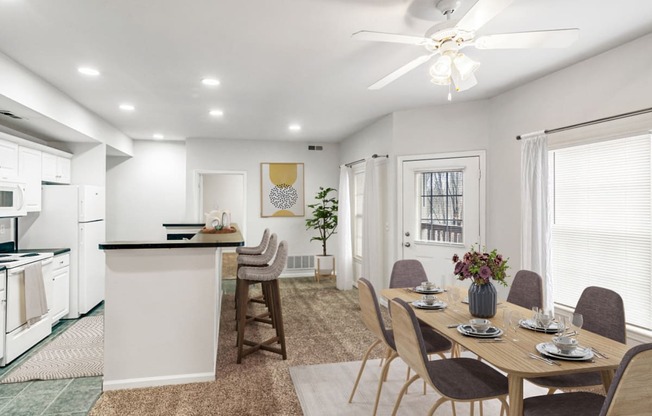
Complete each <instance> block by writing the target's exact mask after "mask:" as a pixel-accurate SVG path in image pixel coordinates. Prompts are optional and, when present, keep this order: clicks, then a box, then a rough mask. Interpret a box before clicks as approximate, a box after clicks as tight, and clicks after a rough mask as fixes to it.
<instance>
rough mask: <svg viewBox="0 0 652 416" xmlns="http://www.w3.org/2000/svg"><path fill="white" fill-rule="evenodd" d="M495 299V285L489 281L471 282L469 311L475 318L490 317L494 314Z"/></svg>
mask: <svg viewBox="0 0 652 416" xmlns="http://www.w3.org/2000/svg"><path fill="white" fill-rule="evenodd" d="M497 299H498V293H497V292H496V287H495V286H494V285H493V284H492V283H491V282H488V283H485V284H483V285H479V284H477V283H475V282H473V284H471V286H470V287H469V312H470V313H471V315H472V316H475V317H477V318H492V317H493V316H494V315H496V303H497Z"/></svg>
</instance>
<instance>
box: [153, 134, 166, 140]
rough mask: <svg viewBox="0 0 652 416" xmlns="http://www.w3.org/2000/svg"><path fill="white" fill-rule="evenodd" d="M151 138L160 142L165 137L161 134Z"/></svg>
mask: <svg viewBox="0 0 652 416" xmlns="http://www.w3.org/2000/svg"><path fill="white" fill-rule="evenodd" d="M152 137H153V138H154V139H156V140H162V139H163V138H164V137H165V136H163V135H162V134H161V133H154V134H152Z"/></svg>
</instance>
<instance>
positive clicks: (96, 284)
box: [18, 185, 106, 318]
mask: <svg viewBox="0 0 652 416" xmlns="http://www.w3.org/2000/svg"><path fill="white" fill-rule="evenodd" d="M104 214H105V191H104V188H103V187H99V186H89V185H43V199H42V209H41V212H37V213H30V214H29V215H27V216H26V217H21V218H19V219H18V247H19V248H20V249H29V248H39V249H43V248H70V312H69V314H68V315H66V318H78V317H79V316H80V315H83V314H85V313H87V312H88V311H90V310H91V309H93V307H95V306H96V305H97V304H99V303H100V302H101V301H103V300H104V276H105V261H104V252H103V251H102V250H100V249H99V247H98V245H99V244H100V243H102V242H104V241H105V236H106V231H105V222H104Z"/></svg>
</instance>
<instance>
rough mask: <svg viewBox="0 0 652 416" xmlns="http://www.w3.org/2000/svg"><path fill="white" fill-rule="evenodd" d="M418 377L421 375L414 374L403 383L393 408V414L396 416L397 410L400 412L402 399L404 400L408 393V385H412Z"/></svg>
mask: <svg viewBox="0 0 652 416" xmlns="http://www.w3.org/2000/svg"><path fill="white" fill-rule="evenodd" d="M418 378H419V375H418V374H415V375H413V376H412V378H411V379H409V380H407V381H406V382H405V383H404V384H403V387H402V388H401V391H399V392H398V397H397V398H396V402H394V410H392V416H396V412H398V407H399V406H400V405H401V400H403V396H404V395H405V394H406V393H407V390H408V387H410V384H412V383H414V382H415V381H416V380H417V379H418Z"/></svg>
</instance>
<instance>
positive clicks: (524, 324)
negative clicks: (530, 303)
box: [518, 319, 559, 334]
mask: <svg viewBox="0 0 652 416" xmlns="http://www.w3.org/2000/svg"><path fill="white" fill-rule="evenodd" d="M518 323H519V325H520V326H521V328H525V329H529V330H531V331H537V332H545V333H547V334H553V333H555V332H557V330H558V329H559V327H558V326H557V322H553V323H551V324H550V326H549V327H548V329H545V328H544V327H542V326H538V325H537V323H536V322H534V319H521V320H520V321H518Z"/></svg>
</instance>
